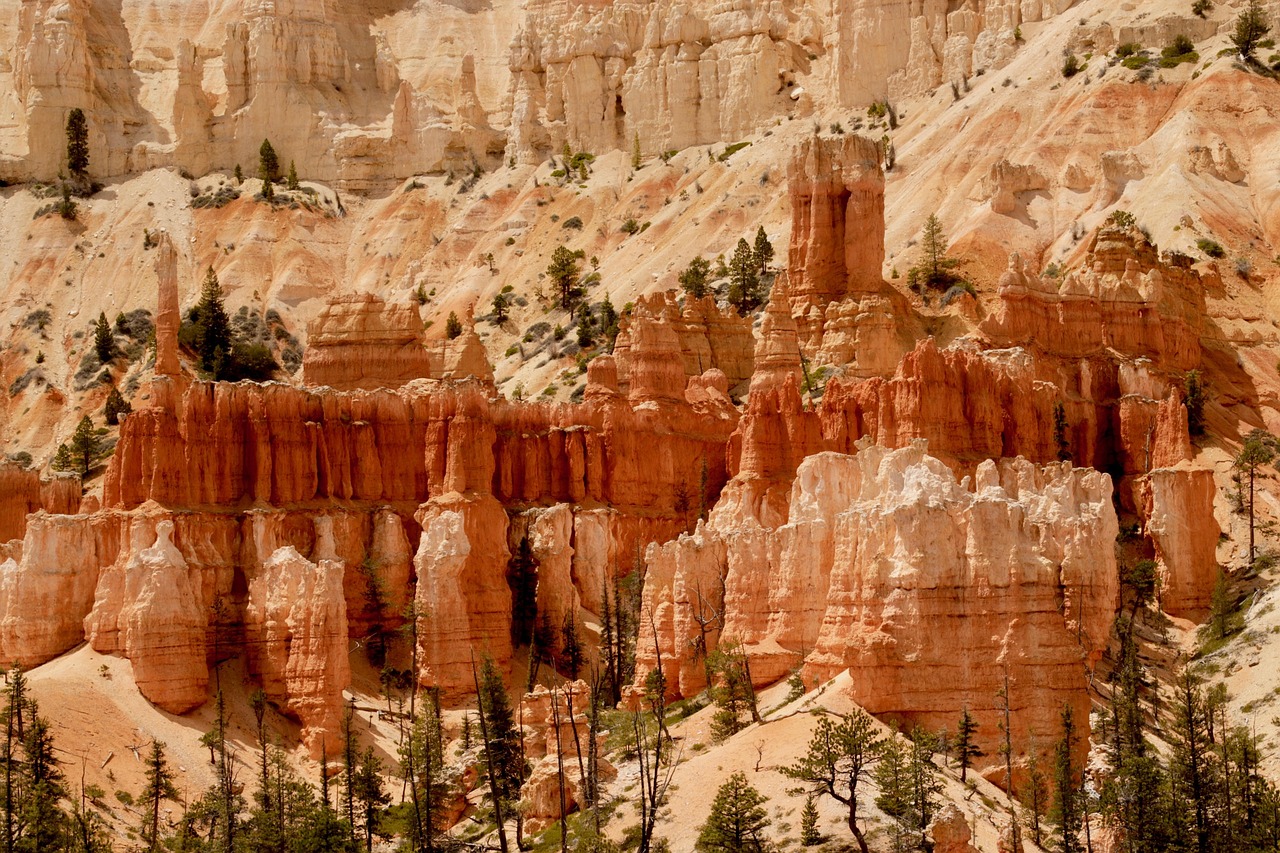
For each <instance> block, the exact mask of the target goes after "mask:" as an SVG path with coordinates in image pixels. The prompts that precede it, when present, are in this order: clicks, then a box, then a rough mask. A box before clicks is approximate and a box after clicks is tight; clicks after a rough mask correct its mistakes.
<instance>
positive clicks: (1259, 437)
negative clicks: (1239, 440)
mask: <svg viewBox="0 0 1280 853" xmlns="http://www.w3.org/2000/svg"><path fill="white" fill-rule="evenodd" d="M1276 449H1277V442H1276V438H1275V436H1273V435H1271V434H1270V433H1269V432H1267V431H1266V430H1261V429H1255V430H1253V431H1252V432H1250V433H1249V434H1248V435H1247V436H1245V439H1244V446H1243V447H1241V448H1240V453H1239V454H1237V456H1236V459H1235V467H1236V468H1237V469H1238V470H1239V471H1240V472H1242V473H1245V474H1248V476H1249V503H1248V507H1249V567H1250V568H1252V567H1253V564H1254V558H1255V556H1256V549H1255V545H1254V542H1255V539H1254V537H1255V515H1254V480H1255V479H1256V478H1257V474H1258V469H1259V468H1261V467H1262V466H1263V465H1268V464H1270V463H1271V462H1273V461H1274V460H1275V458H1276Z"/></svg>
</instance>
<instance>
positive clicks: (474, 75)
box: [0, 0, 1070, 190]
mask: <svg viewBox="0 0 1280 853" xmlns="http://www.w3.org/2000/svg"><path fill="white" fill-rule="evenodd" d="M1069 5H1070V3H1069V2H1068V0H1045V2H1030V3H1029V2H994V3H983V4H978V6H977V8H976V9H971V8H964V9H960V10H956V11H947V10H946V9H944V8H942V7H937V6H935V5H926V6H925V7H923V8H922V7H920V5H919V4H914V3H907V2H906V0H858V2H855V3H852V4H848V5H847V6H842V7H840V8H832V9H830V10H827V9H825V8H819V7H815V6H812V5H810V4H805V3H801V2H796V0H778V2H773V3H769V4H764V5H761V4H742V3H737V4H732V3H731V4H727V5H723V4H722V5H717V4H709V3H704V2H699V3H695V4H692V5H689V4H678V3H674V2H670V0H664V2H661V3H656V4H652V5H642V4H636V3H632V2H626V0H623V2H616V3H608V4H587V5H581V4H571V3H566V2H563V0H538V2H535V3H531V4H525V5H524V6H521V7H517V6H516V5H515V4H506V3H503V4H498V6H496V7H494V6H490V7H488V8H482V9H461V8H460V9H457V10H447V12H445V13H441V11H440V10H439V9H438V8H437V7H433V6H431V5H429V4H426V3H422V2H418V3H405V4H398V6H397V8H394V9H390V8H388V9H387V10H385V11H381V10H377V9H366V8H365V7H360V8H354V7H353V8H350V9H347V8H344V7H341V6H340V5H338V4H332V3H325V2H320V1H319V0H305V2H303V0H297V2H289V3H283V2H277V3H261V2H257V0H237V2H234V3H231V4H223V5H221V6H217V7H213V8H210V9H207V10H206V9H203V8H201V9H198V10H196V9H190V8H188V7H187V6H185V5H183V4H180V3H175V2H159V3H156V4H151V5H148V6H147V7H145V10H144V9H141V8H140V9H134V8H132V7H130V6H128V5H126V6H125V7H123V8H118V7H111V6H110V5H103V4H100V3H95V2H93V0H59V2H55V0H33V2H23V3H21V4H20V5H19V4H18V3H17V2H16V0H8V2H7V3H6V4H4V8H5V11H6V13H7V14H10V15H12V18H13V20H14V21H15V22H16V25H15V26H11V27H9V28H7V30H6V31H5V34H6V35H9V36H10V37H11V38H12V42H11V43H8V44H3V45H0V50H3V53H4V56H5V62H4V64H3V66H2V67H0V83H6V82H7V83H8V84H9V85H8V87H6V88H7V89H11V91H12V97H11V104H12V107H13V117H12V119H11V120H10V121H9V122H7V124H6V127H5V128H4V129H3V132H0V177H4V178H5V179H6V180H28V179H33V178H34V179H43V180H47V179H51V178H53V177H54V176H55V175H56V174H57V173H58V171H59V169H60V168H61V167H62V166H63V165H64V164H63V154H62V151H61V147H60V146H58V145H51V144H49V140H53V139H61V138H62V131H63V127H64V125H65V123H66V116H67V113H68V111H70V110H71V109H72V108H76V107H78V108H81V109H83V110H84V111H85V113H86V116H87V117H88V120H89V127H90V139H89V150H90V163H91V171H92V173H93V174H94V175H95V176H97V177H110V176H118V175H122V174H126V173H129V172H138V171H144V170H146V169H151V168H158V167H165V166H173V167H177V168H180V169H183V170H185V171H188V172H191V173H193V174H196V175H200V174H204V173H206V172H208V171H210V170H213V169H224V170H230V169H231V168H232V167H233V166H234V165H235V164H237V163H239V164H241V165H242V166H244V167H245V169H246V171H249V172H250V174H252V172H253V169H252V165H253V164H254V163H256V161H257V151H258V145H259V144H260V143H261V141H262V139H264V138H271V139H272V141H273V143H274V145H275V147H276V149H277V150H278V151H279V152H280V154H281V156H282V158H283V159H282V162H284V163H288V162H291V161H292V162H296V164H297V166H298V169H299V173H300V174H301V175H302V176H303V177H304V178H307V179H314V180H320V181H326V182H330V183H337V184H340V185H342V186H344V187H347V188H352V189H358V190H359V189H369V188H375V187H385V186H387V185H389V184H390V183H391V182H393V181H396V180H402V179H404V178H406V177H409V176H410V175H413V174H421V173H424V172H431V171H445V170H447V169H454V170H457V171H465V170H468V169H470V168H471V167H472V165H473V164H476V163H479V164H480V165H482V166H484V167H486V168H488V167H491V166H493V165H496V164H497V163H498V162H499V161H500V158H501V160H503V161H505V160H507V159H509V158H515V159H516V160H518V161H520V162H529V163H533V162H539V161H542V160H545V159H546V157H547V156H548V155H549V154H556V153H559V152H560V150H561V149H562V147H563V146H564V145H565V144H566V143H568V144H569V145H570V146H571V147H572V148H573V149H574V150H586V151H592V152H595V153H604V152H606V151H609V150H615V149H627V150H629V149H630V148H631V146H632V145H633V143H634V142H635V141H636V140H639V143H640V145H641V148H642V150H643V151H644V152H645V153H646V154H647V155H650V156H652V155H656V154H657V153H659V152H662V151H666V150H670V149H681V148H686V147H688V146H691V145H700V144H707V143H714V142H734V141H737V140H739V139H741V138H742V137H744V136H747V135H749V134H751V133H754V132H757V131H759V130H762V129H764V128H765V127H767V126H770V125H773V124H774V123H775V122H776V121H777V120H779V119H786V118H792V117H804V116H807V115H809V114H810V113H811V112H812V111H813V109H814V107H813V104H814V99H815V98H830V99H831V101H832V102H833V103H837V104H839V105H840V106H842V107H846V108H854V109H856V108H860V107H863V106H865V105H866V104H868V103H870V102H871V101H873V100H884V99H886V98H888V97H894V98H898V97H901V96H904V95H907V94H914V93H918V92H923V91H927V90H931V89H934V88H936V87H937V86H939V85H941V84H943V83H945V82H949V81H955V80H960V79H962V78H966V77H969V76H972V75H973V74H975V73H976V72H977V71H978V69H983V70H988V69H994V68H997V67H999V66H1000V65H1002V64H1004V63H1005V62H1007V61H1008V60H1009V59H1010V58H1011V57H1012V56H1013V55H1014V53H1015V52H1016V50H1017V47H1018V43H1017V42H1016V40H1015V37H1014V32H1015V29H1016V28H1017V27H1018V25H1019V24H1021V23H1024V22H1034V21H1039V20H1042V19H1045V18H1048V17H1051V16H1053V15H1055V14H1058V13H1060V12H1062V11H1063V10H1064V9H1065V8H1066V7H1067V6H1069ZM432 28H439V29H440V32H439V33H425V34H424V33H416V31H417V30H424V29H425V30H431V29H432ZM468 30H470V31H472V33H474V37H472V38H471V39H469V40H468V43H467V45H466V49H465V50H461V51H460V50H459V48H458V46H457V45H456V44H453V43H452V42H451V40H450V39H449V38H448V34H449V33H460V32H464V31H468ZM477 30H480V31H482V33H478V32H476V31H477ZM433 42H434V43H435V44H434V49H433V48H432V47H431V46H430V45H432V43H433ZM424 51H425V52H426V54H427V55H426V56H424V55H423V54H424ZM481 78H483V79H481Z"/></svg>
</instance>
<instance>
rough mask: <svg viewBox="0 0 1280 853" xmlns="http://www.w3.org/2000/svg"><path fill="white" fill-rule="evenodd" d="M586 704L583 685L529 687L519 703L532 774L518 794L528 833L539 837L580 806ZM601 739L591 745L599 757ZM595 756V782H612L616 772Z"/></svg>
mask: <svg viewBox="0 0 1280 853" xmlns="http://www.w3.org/2000/svg"><path fill="white" fill-rule="evenodd" d="M590 702H591V689H590V687H588V685H587V683H586V682H585V681H572V682H569V683H567V684H564V685H562V686H560V687H558V688H556V689H555V690H549V689H547V688H546V687H542V686H539V687H535V688H534V690H533V692H532V693H527V694H525V696H524V698H523V699H522V700H521V714H520V719H521V720H522V721H523V725H524V732H525V738H524V744H525V750H526V754H527V756H528V758H529V759H530V760H531V761H533V770H532V772H531V773H530V774H529V778H528V779H527V780H526V781H525V783H524V785H523V787H521V789H520V810H521V812H522V813H523V814H524V816H525V821H526V823H525V826H526V827H527V828H528V829H529V830H530V831H532V832H540V831H541V830H542V829H543V828H545V827H547V826H550V825H551V824H552V823H553V822H555V821H556V820H559V819H560V816H561V815H562V814H568V813H569V812H572V811H575V810H578V809H580V808H581V807H582V804H583V784H584V782H585V778H584V777H585V776H586V765H587V761H588V754H589V752H590V750H589V740H588V732H589V730H590V729H589V726H588V721H587V710H588V708H589V707H590ZM604 739H605V736H604V735H603V734H601V735H600V740H599V742H598V744H597V746H598V747H599V754H602V753H603V752H604ZM599 754H598V755H597V757H596V762H597V764H596V768H595V772H596V775H597V778H598V779H599V780H601V781H603V782H609V781H612V780H613V779H614V778H615V777H616V776H617V771H616V770H615V769H614V767H613V765H612V764H610V763H609V762H608V761H607V760H605V759H603V758H600V757H599ZM561 789H563V791H564V802H563V805H562V803H561V800H560V792H561Z"/></svg>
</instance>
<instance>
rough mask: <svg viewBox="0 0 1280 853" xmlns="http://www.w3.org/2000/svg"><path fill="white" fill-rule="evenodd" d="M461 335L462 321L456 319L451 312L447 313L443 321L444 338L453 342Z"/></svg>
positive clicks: (455, 315)
mask: <svg viewBox="0 0 1280 853" xmlns="http://www.w3.org/2000/svg"><path fill="white" fill-rule="evenodd" d="M461 334H462V321H461V320H459V319H458V315H457V314H455V313H454V312H453V311H450V312H449V317H448V318H447V319H446V320H445V321H444V336H445V337H446V338H448V339H449V340H453V339H454V338H456V337H458V336H459V335H461Z"/></svg>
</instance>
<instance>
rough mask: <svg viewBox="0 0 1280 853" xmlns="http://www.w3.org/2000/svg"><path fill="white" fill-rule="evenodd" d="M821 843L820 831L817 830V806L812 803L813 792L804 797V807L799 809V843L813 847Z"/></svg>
mask: <svg viewBox="0 0 1280 853" xmlns="http://www.w3.org/2000/svg"><path fill="white" fill-rule="evenodd" d="M821 843H822V833H821V832H819V831H818V807H817V806H816V805H814V803H813V794H810V795H808V796H807V797H805V798H804V808H803V809H801V810H800V844H801V846H803V847H814V846H816V845H818V844H821Z"/></svg>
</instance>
